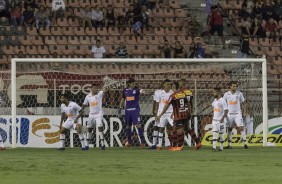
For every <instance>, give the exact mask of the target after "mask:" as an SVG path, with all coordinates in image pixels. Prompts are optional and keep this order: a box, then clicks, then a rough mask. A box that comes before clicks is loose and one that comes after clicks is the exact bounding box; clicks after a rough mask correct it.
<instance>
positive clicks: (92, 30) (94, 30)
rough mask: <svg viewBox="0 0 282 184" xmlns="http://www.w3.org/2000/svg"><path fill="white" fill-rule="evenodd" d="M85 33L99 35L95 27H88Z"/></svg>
mask: <svg viewBox="0 0 282 184" xmlns="http://www.w3.org/2000/svg"><path fill="white" fill-rule="evenodd" d="M85 34H86V35H88V36H94V35H97V31H96V29H95V28H94V27H86V28H85Z"/></svg>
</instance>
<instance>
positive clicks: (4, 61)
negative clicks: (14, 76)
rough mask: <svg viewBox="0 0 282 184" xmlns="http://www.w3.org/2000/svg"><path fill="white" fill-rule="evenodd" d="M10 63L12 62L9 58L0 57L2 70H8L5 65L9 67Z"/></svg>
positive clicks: (0, 68)
mask: <svg viewBox="0 0 282 184" xmlns="http://www.w3.org/2000/svg"><path fill="white" fill-rule="evenodd" d="M9 63H10V62H9V61H8V59H7V56H5V55H0V70H7V68H6V66H4V65H7V64H9Z"/></svg>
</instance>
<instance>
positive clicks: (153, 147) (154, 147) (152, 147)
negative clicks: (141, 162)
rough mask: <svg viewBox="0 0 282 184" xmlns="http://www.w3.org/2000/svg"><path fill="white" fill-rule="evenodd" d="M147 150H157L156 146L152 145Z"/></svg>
mask: <svg viewBox="0 0 282 184" xmlns="http://www.w3.org/2000/svg"><path fill="white" fill-rule="evenodd" d="M148 149H157V146H156V145H152V146H150V147H149V148H148Z"/></svg>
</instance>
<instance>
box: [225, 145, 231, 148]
mask: <svg viewBox="0 0 282 184" xmlns="http://www.w3.org/2000/svg"><path fill="white" fill-rule="evenodd" d="M224 149H232V146H229V145H228V146H226V147H224Z"/></svg>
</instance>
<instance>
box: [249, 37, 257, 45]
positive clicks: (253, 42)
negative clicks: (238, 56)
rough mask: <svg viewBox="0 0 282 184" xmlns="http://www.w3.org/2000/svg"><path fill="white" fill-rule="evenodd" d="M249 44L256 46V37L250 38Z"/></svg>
mask: <svg viewBox="0 0 282 184" xmlns="http://www.w3.org/2000/svg"><path fill="white" fill-rule="evenodd" d="M249 44H250V45H251V46H258V39H257V38H250V40H249Z"/></svg>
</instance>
